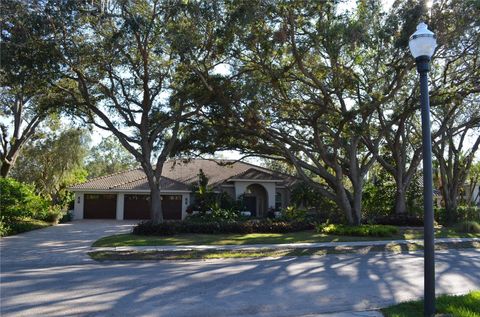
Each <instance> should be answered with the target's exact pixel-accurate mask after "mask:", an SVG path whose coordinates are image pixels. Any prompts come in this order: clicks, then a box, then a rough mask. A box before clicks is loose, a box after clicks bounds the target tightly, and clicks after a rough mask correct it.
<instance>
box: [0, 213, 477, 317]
mask: <svg viewBox="0 0 480 317" xmlns="http://www.w3.org/2000/svg"><path fill="white" fill-rule="evenodd" d="M130 228H131V223H130V224H129V223H124V222H115V221H111V222H95V221H91V222H90V221H80V222H73V223H71V224H66V225H61V226H58V227H53V228H48V229H44V230H40V231H33V232H30V233H28V234H23V235H19V236H17V237H11V238H7V239H2V240H1V257H2V262H1V263H2V267H1V269H2V272H1V284H0V315H1V316H2V317H4V316H5V317H7V316H12V317H13V316H15V317H17V316H115V317H117V316H166V317H170V316H172V317H184V316H185V317H186V316H199V317H220V316H243V317H247V316H248V317H274V316H275V317H293V316H297V317H298V316H307V315H308V316H312V315H313V314H321V313H331V312H344V311H363V310H371V309H376V308H380V307H384V306H388V305H390V304H392V303H395V302H399V301H403V300H407V299H413V298H419V297H421V296H422V295H423V258H422V253H421V252H416V253H412V254H389V253H372V254H366V255H358V254H339V255H336V254H332V255H327V256H322V257H285V258H279V259H255V260H252V259H238V260H211V261H177V262H168V261H159V262H105V263H97V262H94V261H91V260H89V259H88V258H87V257H86V256H85V251H86V250H87V249H88V247H89V246H90V244H91V242H92V241H94V240H95V239H97V238H98V237H101V236H102V235H109V234H114V233H119V232H126V231H129V230H130ZM436 260H437V262H436V269H437V293H465V292H468V291H470V290H473V289H480V251H479V250H473V249H470V250H448V251H442V252H438V253H437V255H436Z"/></svg>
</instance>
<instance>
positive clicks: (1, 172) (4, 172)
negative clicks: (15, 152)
mask: <svg viewBox="0 0 480 317" xmlns="http://www.w3.org/2000/svg"><path fill="white" fill-rule="evenodd" d="M11 169H12V164H10V163H8V162H7V161H5V160H4V161H2V167H1V168H0V176H1V177H3V178H6V177H7V176H8V173H10V170H11Z"/></svg>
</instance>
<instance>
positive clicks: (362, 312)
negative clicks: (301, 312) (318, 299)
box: [301, 310, 383, 317]
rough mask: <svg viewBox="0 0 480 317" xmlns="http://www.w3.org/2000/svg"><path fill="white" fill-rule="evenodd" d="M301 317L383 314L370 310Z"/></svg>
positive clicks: (367, 316)
mask: <svg viewBox="0 0 480 317" xmlns="http://www.w3.org/2000/svg"><path fill="white" fill-rule="evenodd" d="M301 317H383V314H382V313H381V312H379V311H376V310H370V311H351V312H341V313H331V314H320V315H305V316H301Z"/></svg>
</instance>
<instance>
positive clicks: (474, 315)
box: [381, 291, 480, 317]
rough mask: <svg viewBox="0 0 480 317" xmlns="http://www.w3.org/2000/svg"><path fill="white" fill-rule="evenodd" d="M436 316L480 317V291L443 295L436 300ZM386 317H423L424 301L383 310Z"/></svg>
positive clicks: (401, 304)
mask: <svg viewBox="0 0 480 317" xmlns="http://www.w3.org/2000/svg"><path fill="white" fill-rule="evenodd" d="M435 306H436V310H437V314H436V316H444V317H447V316H451V317H480V291H473V292H471V293H469V294H466V295H459V296H455V295H442V296H439V297H437V300H436V305H435ZM381 311H382V313H383V314H384V316H385V317H422V316H423V301H422V300H419V301H411V302H405V303H400V304H397V305H393V306H390V307H387V308H384V309H382V310H381Z"/></svg>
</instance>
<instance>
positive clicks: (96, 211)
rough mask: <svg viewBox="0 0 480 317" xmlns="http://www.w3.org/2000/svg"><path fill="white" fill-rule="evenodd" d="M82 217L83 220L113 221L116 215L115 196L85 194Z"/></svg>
mask: <svg viewBox="0 0 480 317" xmlns="http://www.w3.org/2000/svg"><path fill="white" fill-rule="evenodd" d="M84 199H85V205H84V208H83V211H84V212H83V217H84V218H85V219H115V218H116V213H117V195H115V194H85V198H84Z"/></svg>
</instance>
